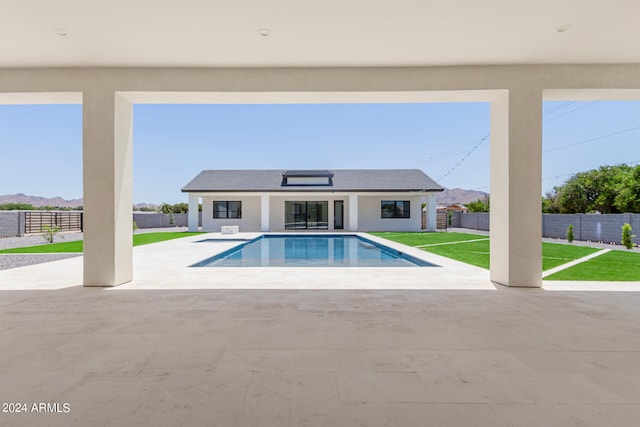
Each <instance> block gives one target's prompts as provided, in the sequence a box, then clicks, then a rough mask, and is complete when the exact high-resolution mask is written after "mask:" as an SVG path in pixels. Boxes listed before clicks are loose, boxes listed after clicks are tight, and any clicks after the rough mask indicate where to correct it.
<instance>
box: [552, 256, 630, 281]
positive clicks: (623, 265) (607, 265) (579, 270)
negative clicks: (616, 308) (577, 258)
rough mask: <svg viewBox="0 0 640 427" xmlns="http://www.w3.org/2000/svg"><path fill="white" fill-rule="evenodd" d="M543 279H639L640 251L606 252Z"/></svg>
mask: <svg viewBox="0 0 640 427" xmlns="http://www.w3.org/2000/svg"><path fill="white" fill-rule="evenodd" d="M545 280H584V281H606V282H610V281H614V282H628V281H633V282H635V281H640V253H638V252H625V251H619V250H615V251H611V252H607V253H606V254H602V255H600V256H597V257H595V258H592V259H590V260H588V261H585V262H583V263H580V264H578V265H575V266H573V267H569V268H567V269H566V270H562V271H559V272H557V273H555V274H552V275H550V276H547V277H545Z"/></svg>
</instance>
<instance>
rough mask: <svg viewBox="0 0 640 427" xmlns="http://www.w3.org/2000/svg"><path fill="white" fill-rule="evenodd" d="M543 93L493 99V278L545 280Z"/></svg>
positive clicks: (515, 282)
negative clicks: (543, 267) (543, 239)
mask: <svg viewBox="0 0 640 427" xmlns="http://www.w3.org/2000/svg"><path fill="white" fill-rule="evenodd" d="M541 193H542V93H541V92H540V90H535V89H531V90H524V89H520V90H510V91H509V93H508V94H506V93H505V94H504V95H500V97H499V98H498V99H496V100H495V101H493V102H492V104H491V224H490V228H491V280H492V281H493V282H496V283H500V284H502V285H506V286H522V287H540V286H541V285H542V243H541V241H542V239H541V229H542V228H541V227H542V213H541V207H540V197H541Z"/></svg>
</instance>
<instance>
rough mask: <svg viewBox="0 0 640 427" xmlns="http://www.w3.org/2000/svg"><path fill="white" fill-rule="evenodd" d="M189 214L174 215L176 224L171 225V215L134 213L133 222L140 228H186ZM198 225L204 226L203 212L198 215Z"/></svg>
mask: <svg viewBox="0 0 640 427" xmlns="http://www.w3.org/2000/svg"><path fill="white" fill-rule="evenodd" d="M187 216H188V214H173V219H174V221H175V224H173V225H172V224H170V223H169V215H167V214H163V213H155V212H152V213H146V212H134V213H133V220H134V221H135V222H136V224H137V225H138V228H165V227H186V226H187V224H188V220H187ZM198 225H202V212H199V215H198Z"/></svg>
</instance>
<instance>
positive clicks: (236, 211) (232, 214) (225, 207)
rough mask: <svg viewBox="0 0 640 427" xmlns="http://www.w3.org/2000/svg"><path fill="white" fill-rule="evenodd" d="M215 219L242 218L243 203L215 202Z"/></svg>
mask: <svg viewBox="0 0 640 427" xmlns="http://www.w3.org/2000/svg"><path fill="white" fill-rule="evenodd" d="M213 217H214V218H242V202H213Z"/></svg>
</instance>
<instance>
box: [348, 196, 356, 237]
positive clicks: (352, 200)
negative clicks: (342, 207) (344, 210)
mask: <svg viewBox="0 0 640 427" xmlns="http://www.w3.org/2000/svg"><path fill="white" fill-rule="evenodd" d="M349 231H358V195H357V194H350V195H349Z"/></svg>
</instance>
